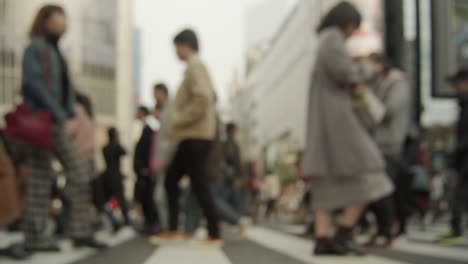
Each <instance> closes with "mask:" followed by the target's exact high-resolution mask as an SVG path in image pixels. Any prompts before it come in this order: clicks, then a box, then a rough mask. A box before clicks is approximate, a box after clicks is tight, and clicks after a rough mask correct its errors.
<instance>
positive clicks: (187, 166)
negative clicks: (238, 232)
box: [165, 140, 220, 238]
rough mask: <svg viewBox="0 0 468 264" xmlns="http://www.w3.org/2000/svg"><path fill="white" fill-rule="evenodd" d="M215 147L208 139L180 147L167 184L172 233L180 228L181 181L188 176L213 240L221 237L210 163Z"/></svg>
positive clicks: (194, 141) (187, 142) (180, 145)
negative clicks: (212, 190) (212, 149)
mask: <svg viewBox="0 0 468 264" xmlns="http://www.w3.org/2000/svg"><path fill="white" fill-rule="evenodd" d="M211 144H212V142H211V141H208V140H184V141H182V142H181V143H180V144H179V146H178V148H177V151H176V154H175V156H174V159H173V160H172V162H171V165H170V166H169V169H168V172H167V176H166V181H165V186H166V194H167V200H168V205H169V230H170V231H176V230H177V229H178V226H179V211H180V204H179V197H180V189H179V181H180V179H181V178H182V177H183V176H184V175H188V176H189V177H190V182H191V188H192V192H193V194H194V195H195V197H196V198H197V200H198V203H199V204H200V207H201V209H202V210H203V213H204V215H205V217H206V220H207V222H208V233H209V235H210V237H211V238H220V230H219V223H218V222H219V220H218V215H217V211H216V207H215V203H214V200H213V195H212V193H211V190H210V186H209V185H210V184H209V179H208V178H207V175H208V174H207V160H208V154H209V151H210V149H211Z"/></svg>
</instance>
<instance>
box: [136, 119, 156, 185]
mask: <svg viewBox="0 0 468 264" xmlns="http://www.w3.org/2000/svg"><path fill="white" fill-rule="evenodd" d="M153 135H154V131H153V129H152V128H151V127H150V126H149V125H145V127H144V128H143V132H142V134H141V137H140V140H138V143H137V145H136V147H135V156H134V159H133V169H134V170H135V173H136V175H138V176H141V171H142V170H144V169H149V168H150V159H151V149H152V145H153Z"/></svg>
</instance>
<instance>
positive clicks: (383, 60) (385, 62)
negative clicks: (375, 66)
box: [369, 53, 393, 72]
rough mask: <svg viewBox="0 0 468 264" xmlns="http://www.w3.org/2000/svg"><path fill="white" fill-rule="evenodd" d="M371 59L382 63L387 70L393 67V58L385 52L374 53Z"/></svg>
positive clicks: (370, 56)
mask: <svg viewBox="0 0 468 264" xmlns="http://www.w3.org/2000/svg"><path fill="white" fill-rule="evenodd" d="M369 59H370V60H372V61H374V62H377V63H380V64H382V65H383V70H384V71H385V72H388V71H390V70H391V69H392V68H393V63H392V60H391V59H390V58H389V57H387V55H385V54H382V53H372V54H371V55H369Z"/></svg>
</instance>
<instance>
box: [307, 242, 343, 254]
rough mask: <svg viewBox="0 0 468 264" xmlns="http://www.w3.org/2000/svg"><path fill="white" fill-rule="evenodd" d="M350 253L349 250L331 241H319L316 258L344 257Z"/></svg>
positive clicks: (316, 247)
mask: <svg viewBox="0 0 468 264" xmlns="http://www.w3.org/2000/svg"><path fill="white" fill-rule="evenodd" d="M348 253H349V250H348V249H347V248H346V247H344V246H343V245H341V244H340V243H337V242H336V241H335V240H330V239H317V243H316V245H315V249H314V255H315V256H344V255H347V254H348Z"/></svg>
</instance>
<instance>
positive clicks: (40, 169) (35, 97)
mask: <svg viewBox="0 0 468 264" xmlns="http://www.w3.org/2000/svg"><path fill="white" fill-rule="evenodd" d="M66 29H67V19H66V15H65V11H64V10H63V9H62V8H61V7H60V6H56V5H47V6H44V7H43V8H41V9H40V11H39V13H38V14H37V16H36V18H35V20H34V23H33V26H32V28H31V32H30V36H31V42H30V43H29V45H28V47H27V49H26V51H25V54H24V61H23V96H24V102H25V104H26V105H28V106H29V107H31V108H32V109H33V110H47V111H49V112H50V114H51V115H52V117H53V120H54V124H53V127H52V141H53V144H52V150H46V149H37V148H34V149H33V150H32V154H31V158H30V163H29V166H30V169H31V172H30V176H29V179H28V186H27V201H26V204H27V205H26V213H25V218H24V231H25V239H26V246H27V248H28V249H30V250H32V251H58V250H60V249H59V247H58V245H57V243H56V240H54V239H52V238H48V237H44V235H43V232H44V230H45V227H46V223H47V218H48V215H49V214H48V213H49V210H48V205H49V200H50V196H51V195H50V193H51V184H52V177H53V170H52V167H51V163H52V160H53V158H54V157H56V158H58V160H59V161H60V163H61V164H62V166H63V168H64V170H65V175H66V177H67V188H68V189H67V190H68V191H69V194H70V198H71V201H72V209H71V210H72V212H71V220H70V224H69V235H70V236H71V238H72V239H73V241H74V245H75V246H77V247H82V246H85V247H92V248H98V249H103V248H105V247H106V246H105V245H103V244H102V243H99V242H97V241H96V240H95V239H94V238H93V232H92V228H91V216H90V212H89V207H88V206H89V202H90V195H91V190H90V184H89V183H90V175H91V173H90V170H89V166H88V164H87V162H86V160H85V159H84V158H83V157H82V156H81V155H80V152H79V150H78V148H77V147H76V146H75V145H74V144H73V141H72V139H71V137H70V131H72V127H73V123H72V122H71V118H72V117H73V116H74V115H75V109H74V108H75V91H74V89H73V85H72V83H71V79H70V77H69V73H68V67H67V63H66V61H65V59H64V57H63V56H62V53H61V51H60V49H59V41H60V39H61V37H62V36H63V34H64V33H65V32H66Z"/></svg>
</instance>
